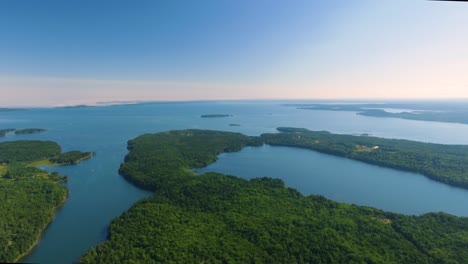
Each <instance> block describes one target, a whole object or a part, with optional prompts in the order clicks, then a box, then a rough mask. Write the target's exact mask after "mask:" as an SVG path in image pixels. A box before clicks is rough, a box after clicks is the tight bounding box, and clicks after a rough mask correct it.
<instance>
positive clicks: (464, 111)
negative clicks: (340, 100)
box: [287, 103, 468, 124]
mask: <svg viewBox="0 0 468 264" xmlns="http://www.w3.org/2000/svg"><path fill="white" fill-rule="evenodd" d="M287 106H295V107H297V108H298V109H305V110H325V111H351V112H356V113H357V114H358V115H362V116H372V117H392V118H401V119H409V120H420V121H434V122H446V123H462V124H468V108H467V107H460V106H459V107H453V105H450V106H447V105H445V104H442V105H440V104H429V103H425V104H421V103H419V104H397V103H393V104H289V105H287ZM379 108H383V109H379ZM385 108H395V109H412V111H407V110H403V111H401V112H398V113H392V112H388V111H385V110H384V109H385Z"/></svg>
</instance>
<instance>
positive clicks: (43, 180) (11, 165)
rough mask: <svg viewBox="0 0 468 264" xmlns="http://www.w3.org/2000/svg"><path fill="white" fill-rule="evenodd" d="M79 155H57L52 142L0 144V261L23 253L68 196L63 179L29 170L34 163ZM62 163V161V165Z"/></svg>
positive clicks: (11, 258)
mask: <svg viewBox="0 0 468 264" xmlns="http://www.w3.org/2000/svg"><path fill="white" fill-rule="evenodd" d="M83 154H88V155H90V154H92V153H90V152H87V153H82V152H79V151H71V152H66V153H63V154H62V153H61V147H60V146H59V145H58V144H57V143H55V142H52V141H34V140H19V141H8V142H2V143H0V262H1V263H4V262H8V263H9V262H14V261H17V260H18V258H19V257H20V256H21V255H23V254H25V253H26V252H27V251H28V250H29V249H30V248H31V247H32V246H33V245H34V243H35V242H36V240H37V239H38V238H39V236H40V234H41V233H42V231H43V230H44V228H45V227H46V225H47V224H48V223H50V221H52V219H53V216H54V212H55V208H56V207H58V206H60V205H61V204H62V203H63V202H64V201H65V199H66V197H67V195H68V190H67V188H66V187H65V186H63V185H62V184H61V183H62V182H64V181H66V180H67V177H65V176H61V175H59V174H58V173H57V172H52V173H48V172H47V171H45V170H42V169H39V168H36V167H31V166H29V163H31V162H34V161H38V160H47V159H55V158H56V157H62V159H59V160H60V161H75V160H76V159H83V158H84V155H83ZM64 163H65V162H64Z"/></svg>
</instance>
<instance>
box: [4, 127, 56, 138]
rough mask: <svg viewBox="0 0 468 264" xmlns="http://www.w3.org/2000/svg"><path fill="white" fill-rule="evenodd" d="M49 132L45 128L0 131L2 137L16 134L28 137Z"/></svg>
mask: <svg viewBox="0 0 468 264" xmlns="http://www.w3.org/2000/svg"><path fill="white" fill-rule="evenodd" d="M45 131H47V130H46V129H43V128H25V129H15V128H6V129H0V137H4V136H5V135H6V134H8V133H14V134H15V135H26V134H36V133H42V132H45Z"/></svg>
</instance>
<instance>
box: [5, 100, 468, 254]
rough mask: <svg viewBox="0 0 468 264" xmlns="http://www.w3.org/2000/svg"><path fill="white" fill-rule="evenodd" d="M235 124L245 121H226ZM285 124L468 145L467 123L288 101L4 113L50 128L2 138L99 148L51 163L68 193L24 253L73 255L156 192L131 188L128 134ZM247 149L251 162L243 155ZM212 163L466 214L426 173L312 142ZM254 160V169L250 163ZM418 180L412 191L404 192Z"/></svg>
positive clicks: (341, 193) (345, 193) (371, 200)
mask: <svg viewBox="0 0 468 264" xmlns="http://www.w3.org/2000/svg"><path fill="white" fill-rule="evenodd" d="M202 114H232V115H233V117H228V118H200V115H202ZM231 123H237V124H240V125H241V126H235V127H234V126H229V124H231ZM278 126H293V127H304V128H308V129H312V130H328V131H330V132H335V133H346V134H352V133H369V134H371V135H375V136H379V137H387V138H404V139H411V140H418V141H425V142H437V143H447V144H468V125H462V124H449V123H437V122H423V121H412V120H403V119H392V118H376V117H366V116H358V115H356V114H355V113H353V112H333V111H307V110H298V109H295V108H293V107H285V106H282V105H281V102H255V101H248V102H190V103H153V104H138V105H122V106H105V107H85V108H55V109H30V110H21V111H12V112H0V129H1V128H10V127H13V128H30V127H39V128H46V129H47V130H48V131H47V132H45V133H41V134H34V135H20V136H13V135H10V136H7V137H3V138H0V141H7V140H18V139H39V140H53V141H56V142H58V143H59V144H60V145H61V146H62V147H63V150H64V151H68V150H73V149H77V150H83V151H95V152H96V154H97V155H96V156H95V157H94V158H93V159H91V160H88V161H85V162H83V163H80V164H78V165H76V166H68V167H56V168H53V170H56V171H59V172H60V173H62V174H65V175H68V176H69V182H68V183H67V187H68V188H69V190H70V196H69V199H68V200H67V202H66V203H65V204H64V206H63V207H62V208H61V209H59V210H58V211H57V213H56V217H55V219H54V221H53V222H52V223H51V224H50V225H49V227H48V228H47V229H46V231H45V232H44V234H43V236H42V238H41V240H40V243H39V245H38V246H37V247H36V248H35V249H34V251H33V252H32V254H30V255H29V256H27V257H26V258H25V259H23V260H22V261H24V262H39V263H72V262H74V261H76V260H77V259H78V258H79V256H81V255H82V254H83V253H84V252H86V251H87V250H88V249H89V248H90V247H92V246H95V245H97V244H98V243H99V242H101V241H103V240H104V239H105V238H106V235H107V233H106V231H107V227H108V225H109V223H110V221H111V220H112V219H114V218H116V217H118V216H119V215H120V214H121V213H122V212H124V211H126V210H127V209H128V208H130V206H131V205H132V204H134V203H135V202H136V201H138V200H140V199H141V198H143V197H146V196H148V195H150V193H148V192H145V191H142V190H139V189H137V188H135V187H133V186H132V185H131V184H129V183H128V182H126V181H125V180H124V179H123V178H122V177H121V176H119V175H118V173H117V171H118V168H119V165H120V163H121V162H122V161H123V158H124V156H125V155H126V153H127V150H126V144H127V141H128V140H129V139H132V138H135V137H136V136H138V135H140V134H143V133H154V132H160V131H167V130H172V129H187V128H200V129H216V130H225V131H234V132H241V133H244V134H247V135H260V134H261V133H265V132H275V131H276V130H275V129H276V127H278ZM233 155H234V156H233ZM262 155H263V156H262ZM249 157H250V159H251V160H252V163H242V162H244V161H245V160H246V159H249ZM309 159H312V160H309ZM242 160H244V161H242ZM273 161H274V162H273ZM237 162H239V163H237ZM262 162H263V163H262ZM236 164H240V165H239V166H238V165H236ZM249 164H251V165H249ZM314 164H315V165H314ZM212 166H219V167H218V169H219V170H220V171H221V172H225V173H230V174H236V175H239V176H245V177H255V176H272V177H281V178H283V179H284V180H285V182H286V183H287V184H288V185H290V186H293V187H296V188H298V189H300V190H301V191H302V192H304V193H307V194H308V193H317V194H323V195H324V196H326V197H329V198H331V199H334V200H338V201H343V202H348V203H359V204H366V205H372V206H375V207H379V208H382V209H387V210H391V211H396V212H405V213H410V214H419V213H422V212H426V211H430V210H433V209H434V210H436V211H446V212H450V213H453V214H457V215H467V213H466V210H464V209H463V208H462V207H461V206H460V205H461V204H467V202H468V198H467V195H468V191H465V190H461V189H457V188H452V187H448V186H445V185H442V184H438V183H436V182H433V181H430V180H428V179H426V178H424V177H422V176H420V175H415V174H411V173H405V172H399V171H394V170H388V169H385V168H380V167H376V166H371V165H366V164H363V163H359V162H355V161H351V160H346V159H342V158H338V157H332V156H328V155H324V154H319V153H315V152H312V151H307V150H301V149H288V148H272V147H263V148H259V149H255V148H246V149H244V150H243V151H241V152H239V153H230V154H225V155H221V157H220V160H219V161H218V162H217V163H215V164H214V165H212ZM314 166H315V167H314ZM248 167H249V168H250V170H251V171H248V170H247V169H248ZM212 168H215V167H210V169H212ZM244 169H245V170H244ZM343 181H344V182H343ZM411 189H412V190H413V196H403V195H404V194H405V192H407V190H411ZM428 193H429V194H430V195H429V194H428ZM401 197H406V198H405V199H402V198H401ZM419 197H425V199H426V201H425V203H421V202H419V201H420V200H421V199H420V198H419ZM413 201H414V204H413ZM409 204H413V205H411V206H410V205H409ZM454 204H456V206H455V205H454Z"/></svg>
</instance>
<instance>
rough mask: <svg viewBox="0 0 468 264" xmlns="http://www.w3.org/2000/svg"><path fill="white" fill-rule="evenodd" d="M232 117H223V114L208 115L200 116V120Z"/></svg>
mask: <svg viewBox="0 0 468 264" xmlns="http://www.w3.org/2000/svg"><path fill="white" fill-rule="evenodd" d="M230 116H232V115H225V114H210V115H201V116H200V117H202V118H220V117H230Z"/></svg>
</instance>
